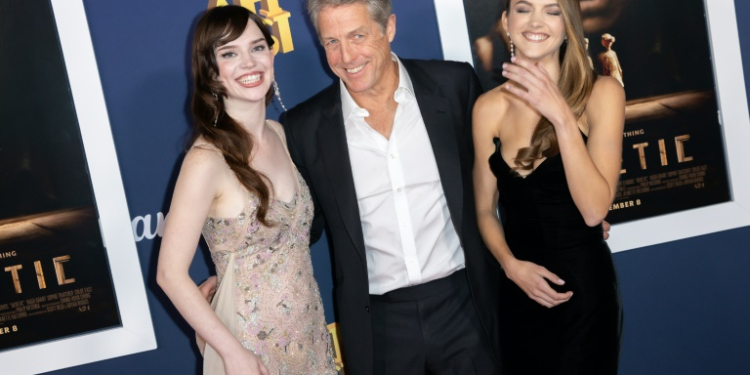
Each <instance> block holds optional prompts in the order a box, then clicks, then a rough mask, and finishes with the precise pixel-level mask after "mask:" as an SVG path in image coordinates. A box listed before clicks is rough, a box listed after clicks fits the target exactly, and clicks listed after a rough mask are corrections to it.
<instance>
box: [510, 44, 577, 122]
mask: <svg viewBox="0 0 750 375" xmlns="http://www.w3.org/2000/svg"><path fill="white" fill-rule="evenodd" d="M511 61H512V63H504V64H503V76H505V77H506V78H508V79H509V80H511V81H513V82H515V83H517V84H518V85H520V86H522V87H519V86H518V85H513V84H506V85H503V87H504V88H505V89H506V90H508V91H510V92H511V93H513V94H514V95H516V96H518V97H519V98H521V99H523V100H525V101H526V102H527V103H528V104H529V105H530V106H532V107H533V108H534V109H536V110H537V111H538V112H539V113H540V114H541V115H542V116H544V117H546V118H547V119H548V120H549V121H550V122H551V123H552V124H553V125H555V126H558V125H560V124H564V123H572V124H575V122H576V121H575V116H574V115H573V111H572V110H571V109H570V106H569V105H568V102H567V101H566V100H565V98H564V97H563V95H562V94H561V93H560V89H558V87H557V83H556V82H555V81H553V80H552V78H550V76H549V74H547V71H545V70H544V67H542V65H541V63H532V62H530V61H528V60H525V59H523V58H520V57H513V58H512V59H511ZM524 88H525V90H524Z"/></svg>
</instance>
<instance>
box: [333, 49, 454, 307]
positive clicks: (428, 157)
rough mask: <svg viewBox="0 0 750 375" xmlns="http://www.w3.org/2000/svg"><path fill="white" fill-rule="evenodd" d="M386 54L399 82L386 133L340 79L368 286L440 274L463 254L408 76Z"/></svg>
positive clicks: (379, 290) (378, 290)
mask: <svg viewBox="0 0 750 375" xmlns="http://www.w3.org/2000/svg"><path fill="white" fill-rule="evenodd" d="M392 59H393V61H396V62H397V63H398V67H399V83H398V88H397V89H396V92H395V93H394V99H395V101H396V103H398V107H397V109H396V116H395V118H394V122H393V130H392V132H391V137H390V139H386V138H385V137H384V136H382V135H381V134H380V133H378V132H377V131H375V130H374V129H373V128H371V127H370V125H368V124H367V122H366V121H365V118H366V117H367V116H369V113H368V111H367V110H366V109H364V108H360V107H359V106H358V105H357V103H356V102H355V101H354V99H353V98H352V96H351V95H350V94H349V91H347V89H346V86H345V85H344V83H343V81H342V82H341V101H342V113H343V115H344V128H345V129H346V140H347V144H348V148H349V157H350V159H351V165H352V174H353V176H354V187H355V190H356V193H357V202H358V206H359V214H360V220H361V222H362V233H363V235H364V240H365V253H366V256H367V276H368V279H369V285H370V294H385V293H387V292H389V291H391V290H394V289H398V288H403V287H407V286H412V285H417V284H422V283H426V282H428V281H432V280H436V279H439V278H443V277H446V276H448V275H450V274H452V273H453V272H455V271H456V270H459V269H462V268H464V262H465V260H464V253H463V249H462V248H461V244H460V241H459V238H458V234H457V233H456V230H455V228H454V226H453V223H452V222H451V217H450V212H449V211H448V202H447V201H446V199H445V194H444V192H443V187H442V185H441V184H440V175H439V173H438V168H437V163H436V161H435V156H434V153H433V150H432V145H431V144H430V139H429V136H428V135H427V129H426V128H425V124H424V120H423V119H422V114H421V112H420V111H419V106H418V104H417V98H416V97H415V96H414V88H413V86H412V83H411V79H410V78H409V74H408V73H407V72H406V69H404V66H403V65H402V64H401V61H399V59H398V57H396V55H395V54H392Z"/></svg>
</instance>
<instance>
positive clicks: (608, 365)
mask: <svg viewBox="0 0 750 375" xmlns="http://www.w3.org/2000/svg"><path fill="white" fill-rule="evenodd" d="M506 2H507V4H506V9H507V11H506V12H504V13H503V15H502V24H503V28H504V30H505V32H507V33H508V37H509V40H510V41H511V44H510V46H509V47H510V51H511V54H512V55H515V57H513V58H512V59H511V62H510V63H506V64H504V65H503V75H504V76H505V77H506V78H508V82H506V83H505V84H504V85H502V86H499V87H497V88H495V89H494V90H492V91H489V92H488V93H486V94H484V95H483V96H482V97H480V98H479V100H478V101H477V103H476V106H475V107H474V124H473V131H474V145H475V152H476V160H475V164H474V168H475V169H474V183H475V193H476V194H475V195H476V204H477V215H478V218H479V226H480V230H481V233H482V237H483V238H484V241H485V243H486V244H487V246H488V248H489V249H490V251H491V252H492V253H493V255H494V256H495V258H496V259H497V260H498V262H500V264H501V265H502V267H503V269H504V270H505V273H506V276H507V280H504V286H503V294H502V295H501V296H499V298H503V301H504V303H503V305H504V308H503V309H502V311H501V312H500V315H501V319H503V321H504V324H502V327H503V332H501V337H502V338H503V340H505V341H504V343H503V344H504V345H503V348H504V349H503V350H504V353H503V356H502V358H503V361H504V364H505V366H506V367H507V368H506V374H544V375H550V374H597V375H605V374H615V373H617V363H618V357H619V348H620V333H621V328H622V326H621V315H622V309H621V306H620V302H619V293H618V290H617V280H616V276H615V271H614V266H613V263H612V256H611V253H610V250H609V248H608V247H607V245H606V243H605V242H604V241H603V238H602V225H601V223H602V221H603V220H604V217H605V216H606V215H607V212H608V209H609V206H610V204H611V202H612V199H613V197H614V194H615V187H616V186H617V179H618V177H619V174H620V163H621V152H622V130H623V124H624V116H625V94H624V91H623V88H622V86H621V85H620V83H619V82H617V80H615V79H614V78H612V77H597V76H596V73H594V71H593V70H592V69H591V67H590V66H589V64H588V59H587V53H586V50H585V42H584V35H583V26H582V22H581V13H580V5H579V2H578V0H506ZM498 201H499V203H500V204H501V205H502V207H503V209H504V211H505V223H504V225H503V224H501V223H500V220H499V219H498V217H497V205H498Z"/></svg>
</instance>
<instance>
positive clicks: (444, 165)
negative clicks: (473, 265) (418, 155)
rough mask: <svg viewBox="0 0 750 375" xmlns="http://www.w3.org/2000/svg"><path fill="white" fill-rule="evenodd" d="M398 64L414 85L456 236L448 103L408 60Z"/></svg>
mask: <svg viewBox="0 0 750 375" xmlns="http://www.w3.org/2000/svg"><path fill="white" fill-rule="evenodd" d="M401 62H402V63H403V64H404V67H405V68H406V70H407V71H408V72H409V78H411V83H412V85H413V86H414V95H415V96H416V97H417V103H418V104H419V111H420V112H421V113H422V119H423V120H424V123H425V127H426V128H427V134H428V136H429V137H430V143H431V144H432V152H433V154H435V161H436V162H437V166H438V172H439V173H440V182H441V185H442V186H443V192H444V193H445V198H446V200H447V202H448V210H449V211H450V214H451V221H452V222H453V226H454V227H455V229H456V232H457V233H458V235H459V237H460V236H461V223H462V222H463V221H462V219H463V217H462V213H463V184H462V175H461V160H460V155H459V152H458V139H457V137H458V134H456V126H455V124H454V123H453V120H452V116H451V115H450V113H449V111H450V106H449V102H448V100H447V99H446V98H445V97H443V95H442V94H441V93H440V90H439V87H438V85H437V83H436V82H435V81H434V80H433V79H432V78H431V77H430V76H429V75H428V74H427V73H426V72H425V71H424V70H422V69H421V68H420V67H419V66H417V65H416V64H415V63H414V62H412V61H409V60H406V59H402V60H401ZM466 126H471V124H466Z"/></svg>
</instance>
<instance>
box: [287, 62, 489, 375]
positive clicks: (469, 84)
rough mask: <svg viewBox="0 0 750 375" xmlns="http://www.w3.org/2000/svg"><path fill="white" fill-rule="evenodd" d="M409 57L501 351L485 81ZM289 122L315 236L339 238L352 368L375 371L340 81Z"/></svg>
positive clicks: (341, 298) (471, 273)
mask: <svg viewBox="0 0 750 375" xmlns="http://www.w3.org/2000/svg"><path fill="white" fill-rule="evenodd" d="M401 62H402V63H403V65H404V67H405V68H406V70H407V72H408V73H409V77H410V78H411V81H412V84H413V86H414V94H415V96H416V98H417V103H418V104H419V109H420V111H421V113H422V118H423V119H424V123H425V126H426V127H427V133H428V135H429V138H430V142H431V144H432V148H433V151H434V154H435V159H436V161H437V166H438V171H439V173H440V180H441V183H442V186H443V190H444V192H445V196H446V199H447V202H448V208H449V211H450V214H451V219H452V222H453V225H454V226H455V229H456V232H457V233H458V236H459V238H460V240H461V245H462V247H463V250H464V253H465V258H466V270H467V273H468V278H469V283H470V286H471V292H472V297H473V300H474V304H475V306H476V308H477V311H478V313H479V315H480V317H481V320H482V325H483V327H484V328H485V331H486V333H487V335H488V337H489V340H490V342H491V343H492V345H493V352H494V353H496V354H497V353H499V347H498V346H499V344H498V343H499V338H498V318H497V317H498V309H499V300H498V298H499V296H498V292H497V290H498V289H497V288H498V285H499V278H500V277H501V270H500V267H499V265H498V263H497V261H496V260H495V259H494V258H493V257H492V255H491V254H490V252H489V251H488V250H487V249H486V248H485V246H484V244H483V242H482V239H481V237H480V235H479V230H478V228H477V220H476V212H475V206H474V191H473V187H472V165H473V160H474V152H473V149H474V148H473V143H472V137H471V111H472V107H473V106H474V102H475V101H476V99H477V97H478V96H479V95H480V94H481V86H480V84H479V81H478V79H477V77H476V74H475V73H474V70H473V69H472V68H471V66H470V65H468V64H466V63H455V62H446V61H418V60H407V59H402V60H401ZM281 122H282V124H284V129H285V131H286V136H287V143H288V147H289V152H290V153H291V156H292V159H293V161H294V163H295V164H296V165H297V168H298V169H299V171H300V172H301V173H302V175H303V177H304V178H305V181H307V184H308V185H309V187H310V190H311V192H312V196H313V200H314V201H315V219H314V221H313V224H312V233H311V240H312V242H314V241H316V240H317V239H318V238H319V237H320V235H321V232H322V230H323V228H324V227H325V228H326V230H327V232H328V234H329V236H330V239H331V242H330V245H331V247H332V251H333V268H334V285H335V290H334V295H335V306H336V313H337V319H338V322H339V325H340V328H339V329H340V333H341V346H342V353H343V357H344V365H345V368H346V373H347V374H348V375H369V374H372V368H373V342H372V340H373V336H372V327H371V322H370V307H369V305H370V301H369V287H368V278H367V264H366V257H365V244H364V239H363V235H362V224H361V222H360V216H359V209H358V205H357V196H356V192H355V190H354V179H353V177H352V167H351V164H350V159H349V151H348V146H347V142H346V134H345V130H344V119H343V115H342V112H341V93H340V88H339V82H338V81H337V82H335V83H334V84H332V85H331V86H329V87H328V88H326V89H324V90H323V91H321V92H319V93H318V94H316V95H315V96H313V97H312V98H310V99H308V100H307V101H305V102H304V103H301V104H299V105H298V106H296V107H295V108H292V109H291V110H289V111H288V112H286V113H285V114H284V115H283V116H282V119H281ZM498 355H499V354H498Z"/></svg>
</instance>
